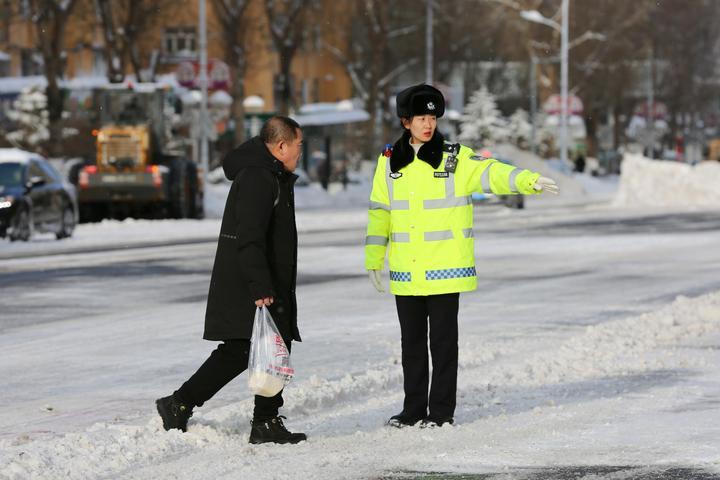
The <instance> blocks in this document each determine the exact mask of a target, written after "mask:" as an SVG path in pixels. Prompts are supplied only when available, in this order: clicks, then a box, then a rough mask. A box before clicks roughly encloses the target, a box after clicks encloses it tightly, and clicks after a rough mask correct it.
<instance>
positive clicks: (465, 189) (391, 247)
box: [365, 132, 540, 295]
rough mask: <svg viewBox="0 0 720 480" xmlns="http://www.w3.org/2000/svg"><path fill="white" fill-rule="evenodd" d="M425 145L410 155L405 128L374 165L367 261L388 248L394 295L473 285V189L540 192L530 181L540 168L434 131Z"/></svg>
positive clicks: (372, 263)
mask: <svg viewBox="0 0 720 480" xmlns="http://www.w3.org/2000/svg"><path fill="white" fill-rule="evenodd" d="M436 137H438V138H436ZM404 144H406V145H404ZM428 144H434V151H433V146H432V145H428ZM428 144H424V145H423V147H421V148H420V151H419V152H418V154H417V155H416V154H415V151H414V150H413V149H412V147H411V146H410V144H409V136H408V135H407V132H406V134H405V135H403V137H402V138H401V139H400V140H399V141H398V143H396V144H395V146H394V147H393V148H392V149H391V148H389V146H388V147H387V149H386V151H385V152H384V153H383V154H381V155H380V157H379V158H378V163H377V168H376V170H375V176H374V179H373V188H372V193H371V194H370V209H369V212H368V217H369V221H368V227H367V237H366V239H365V267H366V269H368V270H379V269H382V268H383V264H384V260H385V254H386V251H387V254H388V260H389V264H390V291H391V293H392V294H394V295H439V294H444V293H455V292H466V291H470V290H474V289H475V288H476V287H477V276H476V270H475V255H474V239H473V211H472V209H473V206H472V199H471V194H472V193H473V192H484V193H494V194H500V195H508V194H518V193H519V194H535V193H538V192H537V191H536V190H535V189H534V188H533V185H534V184H535V181H536V180H537V178H538V177H539V176H540V174H539V173H534V172H531V171H529V170H522V169H519V168H516V167H514V166H512V165H507V164H505V163H502V162H500V161H498V160H496V159H493V158H485V157H482V156H478V155H476V154H475V153H474V152H473V151H472V149H470V148H468V147H466V146H464V145H460V144H451V143H449V142H445V141H444V140H442V137H441V136H440V135H439V134H438V133H436V134H435V136H434V137H433V139H432V140H431V141H430V142H428ZM426 146H428V147H429V148H426ZM408 149H409V150H408ZM396 156H397V157H399V158H398V159H397V160H396ZM453 157H454V159H455V162H456V165H455V168H454V171H452V170H453V168H452V167H453V166H452V163H453ZM448 158H450V160H448ZM448 164H449V165H448ZM393 167H394V168H393ZM448 170H450V171H448Z"/></svg>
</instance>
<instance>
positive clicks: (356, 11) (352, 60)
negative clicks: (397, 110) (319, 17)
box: [323, 0, 424, 154]
mask: <svg viewBox="0 0 720 480" xmlns="http://www.w3.org/2000/svg"><path fill="white" fill-rule="evenodd" d="M340 3H341V5H342V6H343V8H344V9H346V10H345V11H346V12H347V11H349V12H350V13H349V14H347V13H345V14H344V18H345V20H346V21H345V22H344V23H342V22H337V23H335V28H336V30H335V32H334V33H335V35H332V36H331V39H330V40H325V42H324V45H323V46H324V48H325V49H326V50H327V51H328V52H330V53H331V54H332V55H333V56H334V57H335V58H336V59H337V60H338V61H339V62H340V63H341V64H342V65H343V67H344V68H345V70H346V72H347V74H348V76H349V77H350V80H351V82H352V85H353V90H354V92H355V95H356V96H357V97H358V98H360V99H361V100H362V101H363V103H364V107H365V110H367V111H368V112H369V113H370V121H369V125H368V138H369V139H370V142H367V143H366V145H367V146H368V148H369V149H377V147H378V145H379V144H380V137H381V136H382V137H386V136H387V135H386V133H387V132H385V131H384V130H387V127H388V125H389V124H390V122H391V121H392V119H393V118H394V115H393V113H392V112H389V109H388V106H389V104H390V102H389V100H390V96H391V93H392V91H391V87H392V85H393V82H396V81H397V79H398V78H399V77H400V76H401V75H403V74H407V73H408V72H409V71H413V70H418V71H419V70H421V69H422V65H421V62H420V58H421V57H422V56H423V52H424V50H423V48H422V45H423V44H422V41H418V40H419V39H420V38H421V37H420V35H421V34H422V32H423V31H424V30H423V26H424V24H423V21H424V9H419V8H417V6H415V7H412V5H411V3H412V2H406V1H403V0H398V1H397V2H395V3H393V4H391V3H390V2H387V1H384V0H346V1H344V2H340ZM370 153H371V152H370V151H368V152H366V154H370Z"/></svg>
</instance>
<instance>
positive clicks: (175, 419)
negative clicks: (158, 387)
mask: <svg viewBox="0 0 720 480" xmlns="http://www.w3.org/2000/svg"><path fill="white" fill-rule="evenodd" d="M155 405H156V406H157V411H158V413H159V414H160V416H161V417H162V420H163V428H164V429H165V430H170V429H172V428H179V429H180V430H182V431H183V432H186V431H187V423H188V420H189V419H190V417H192V409H193V407H192V405H188V404H186V403H183V402H181V401H180V400H178V398H177V397H176V396H175V395H174V394H173V395H170V396H169V397H163V398H159V399H157V400H155Z"/></svg>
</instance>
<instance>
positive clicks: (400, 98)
mask: <svg viewBox="0 0 720 480" xmlns="http://www.w3.org/2000/svg"><path fill="white" fill-rule="evenodd" d="M395 100H396V108H397V116H398V117H400V118H412V117H414V116H416V115H435V116H436V117H437V118H440V117H442V116H443V115H444V114H445V97H443V94H442V92H440V90H438V89H437V88H435V87H432V86H430V85H426V84H424V83H421V84H419V85H413V86H412V87H408V88H406V89H405V90H403V91H402V92H400V93H398V94H397V97H395Z"/></svg>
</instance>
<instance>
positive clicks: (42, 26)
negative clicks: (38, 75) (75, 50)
mask: <svg viewBox="0 0 720 480" xmlns="http://www.w3.org/2000/svg"><path fill="white" fill-rule="evenodd" d="M76 3H77V0H29V2H28V7H29V8H30V9H31V10H30V11H31V18H32V22H33V24H34V27H35V40H36V45H37V49H38V50H39V51H40V54H41V55H42V59H43V69H44V73H45V78H46V79H47V88H46V91H45V93H46V95H47V108H48V121H49V130H50V140H49V144H50V148H51V149H53V148H55V146H56V145H58V142H59V140H60V128H59V122H60V120H61V119H62V112H63V95H62V92H61V91H60V80H61V79H62V78H63V77H64V76H65V66H66V60H67V52H66V51H65V34H66V27H67V23H68V19H69V17H70V14H71V13H72V11H73V8H74V7H75V5H76ZM51 153H52V154H55V153H57V152H51Z"/></svg>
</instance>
